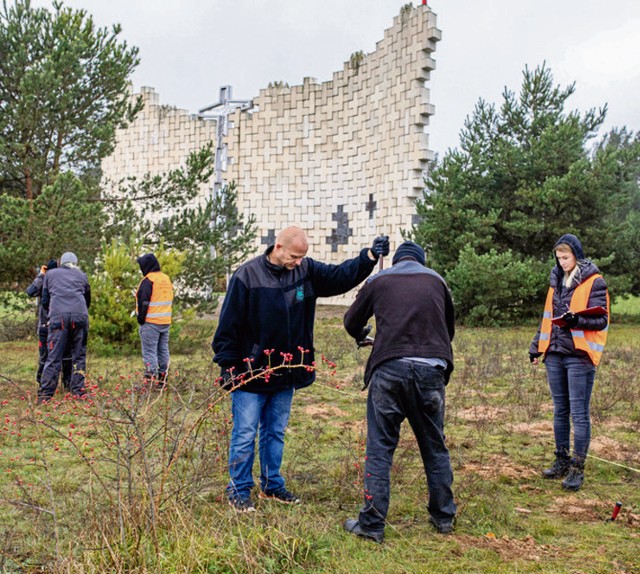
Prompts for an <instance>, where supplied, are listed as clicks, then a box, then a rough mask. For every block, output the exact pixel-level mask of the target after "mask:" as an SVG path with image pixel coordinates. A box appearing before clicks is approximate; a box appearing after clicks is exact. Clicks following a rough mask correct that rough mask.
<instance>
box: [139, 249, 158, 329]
mask: <svg viewBox="0 0 640 574" xmlns="http://www.w3.org/2000/svg"><path fill="white" fill-rule="evenodd" d="M137 261H138V265H140V271H142V274H143V275H145V278H144V279H143V280H142V281H141V282H140V285H139V286H138V291H137V292H136V298H137V300H138V314H137V317H136V318H137V320H138V324H139V325H144V323H145V320H146V318H147V312H148V311H149V302H150V301H151V294H152V293H153V282H151V281H149V279H147V278H146V275H148V274H149V273H152V272H153V271H160V262H159V261H158V259H157V257H156V256H155V255H154V254H153V253H146V254H145V255H141V256H140V257H138V259H137Z"/></svg>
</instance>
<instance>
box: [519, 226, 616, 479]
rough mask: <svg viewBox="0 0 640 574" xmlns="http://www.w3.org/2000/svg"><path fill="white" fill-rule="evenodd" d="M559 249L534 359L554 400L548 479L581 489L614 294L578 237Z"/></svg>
mask: <svg viewBox="0 0 640 574" xmlns="http://www.w3.org/2000/svg"><path fill="white" fill-rule="evenodd" d="M553 251H554V253H555V257H556V265H555V266H554V267H553V269H552V270H551V278H550V286H549V291H548V293H547V299H546V303H545V307H544V312H543V316H542V321H541V323H540V328H539V329H538V332H537V333H536V335H535V337H534V338H533V341H532V342H531V346H530V348H529V359H530V360H531V362H532V363H533V364H536V365H537V364H538V360H539V357H542V360H543V361H544V364H545V367H546V370H547V381H548V383H549V389H550V391H551V397H552V399H553V431H554V437H555V455H556V458H555V461H554V463H553V464H552V465H551V467H550V468H547V469H545V470H544V471H543V472H542V475H543V476H544V477H545V478H549V479H556V478H564V480H563V481H562V486H563V488H565V489H566V490H578V489H579V488H580V487H581V486H582V484H583V482H584V463H585V460H586V457H587V452H588V450H589V443H590V440H591V415H590V402H591V391H592V390H593V383H594V380H595V374H596V367H597V366H598V364H599V363H600V359H601V357H602V351H603V350H604V347H605V344H606V342H607V332H608V329H609V313H610V311H609V292H608V290H607V284H606V283H605V280H604V279H603V278H602V275H601V274H600V271H599V270H598V268H597V267H596V266H595V265H594V264H593V263H592V262H591V261H589V260H588V259H585V257H584V252H583V250H582V244H581V243H580V241H579V239H578V238H577V237H576V236H575V235H572V234H570V233H568V234H566V235H563V236H562V237H561V238H560V239H559V240H558V242H557V243H556V244H555V246H554V248H553ZM572 422H573V434H574V439H573V455H572V456H571V454H570V446H571V445H570V434H571V423H572Z"/></svg>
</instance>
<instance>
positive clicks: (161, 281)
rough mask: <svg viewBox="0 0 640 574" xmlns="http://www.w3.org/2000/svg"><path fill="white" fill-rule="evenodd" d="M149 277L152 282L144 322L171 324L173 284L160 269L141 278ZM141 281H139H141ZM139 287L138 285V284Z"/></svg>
mask: <svg viewBox="0 0 640 574" xmlns="http://www.w3.org/2000/svg"><path fill="white" fill-rule="evenodd" d="M145 279H149V281H151V283H153V287H152V289H151V300H150V301H149V309H148V310H147V316H146V317H145V322H147V323H154V324H156V325H170V324H171V307H172V303H173V285H172V284H171V279H169V277H168V276H167V275H165V274H164V273H162V272H161V271H152V272H151V273H148V274H147V275H145V277H144V278H143V279H142V281H144V280H145ZM142 281H141V282H140V283H142ZM138 289H140V285H138ZM137 299H138V298H137V296H136V301H137Z"/></svg>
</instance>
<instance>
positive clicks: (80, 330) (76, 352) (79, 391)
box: [38, 314, 89, 401]
mask: <svg viewBox="0 0 640 574" xmlns="http://www.w3.org/2000/svg"><path fill="white" fill-rule="evenodd" d="M88 332H89V318H88V317H87V316H86V315H79V314H78V315H76V314H68V315H58V316H56V317H52V318H50V320H49V334H48V340H47V347H48V357H47V362H46V363H45V366H44V370H43V371H42V377H41V381H40V388H39V389H38V400H40V401H47V400H49V399H50V398H52V397H53V395H54V394H55V392H56V388H57V387H58V378H59V376H60V369H61V367H62V359H63V356H64V352H65V349H67V346H68V349H69V352H70V355H71V363H72V372H71V378H70V382H69V390H70V391H71V393H72V394H73V395H77V396H80V395H84V393H85V389H84V374H85V368H86V359H87V335H88Z"/></svg>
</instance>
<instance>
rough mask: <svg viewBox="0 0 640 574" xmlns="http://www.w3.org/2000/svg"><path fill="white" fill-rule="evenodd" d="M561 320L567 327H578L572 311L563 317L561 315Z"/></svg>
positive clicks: (575, 316)
mask: <svg viewBox="0 0 640 574" xmlns="http://www.w3.org/2000/svg"><path fill="white" fill-rule="evenodd" d="M562 320H563V321H564V322H565V323H566V324H567V326H568V327H576V326H577V325H578V320H579V317H578V315H576V314H575V313H574V312H573V311H567V312H566V313H565V314H564V315H562Z"/></svg>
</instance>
